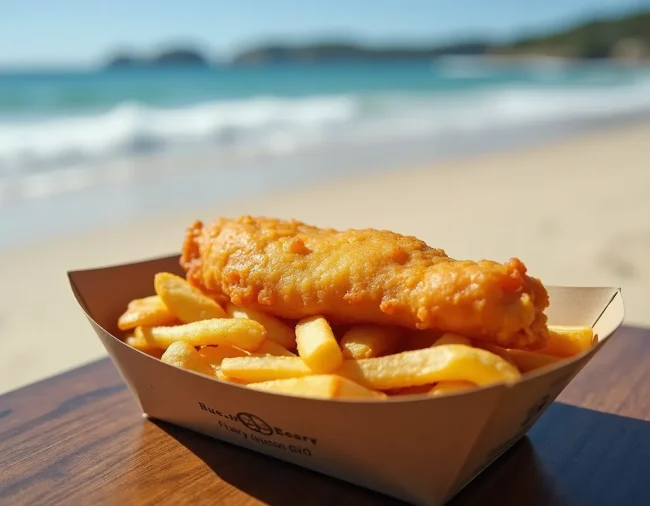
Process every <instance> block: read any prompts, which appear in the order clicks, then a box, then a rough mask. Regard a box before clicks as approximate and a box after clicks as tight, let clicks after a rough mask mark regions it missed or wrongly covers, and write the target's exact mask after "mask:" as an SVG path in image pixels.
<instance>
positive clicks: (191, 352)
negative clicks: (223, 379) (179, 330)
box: [160, 341, 213, 376]
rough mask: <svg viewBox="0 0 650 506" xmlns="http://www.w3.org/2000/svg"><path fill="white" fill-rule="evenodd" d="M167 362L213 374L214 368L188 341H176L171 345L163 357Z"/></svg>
mask: <svg viewBox="0 0 650 506" xmlns="http://www.w3.org/2000/svg"><path fill="white" fill-rule="evenodd" d="M160 360H162V361H163V362H165V363H166V364H170V365H173V366H176V367H181V368H183V369H189V370H190V371H195V372H199V373H201V374H207V375H209V376H212V375H213V373H212V370H211V369H210V367H209V366H208V364H206V363H205V361H204V360H203V357H201V355H199V352H198V351H196V348H194V346H192V345H191V344H190V343H188V342H187V341H175V342H173V343H171V344H170V345H169V347H168V348H167V350H166V351H165V353H163V355H162V357H161V359H160Z"/></svg>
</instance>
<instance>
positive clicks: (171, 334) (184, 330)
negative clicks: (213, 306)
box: [142, 318, 266, 351]
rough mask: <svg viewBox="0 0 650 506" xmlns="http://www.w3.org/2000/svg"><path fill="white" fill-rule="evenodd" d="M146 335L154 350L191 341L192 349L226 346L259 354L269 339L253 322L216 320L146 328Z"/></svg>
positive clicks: (230, 319) (143, 329) (143, 328)
mask: <svg viewBox="0 0 650 506" xmlns="http://www.w3.org/2000/svg"><path fill="white" fill-rule="evenodd" d="M142 335H143V337H144V339H145V340H146V342H147V344H149V345H150V346H151V347H152V348H167V347H168V346H169V345H171V344H172V343H174V342H176V341H187V342H188V343H190V344H191V345H192V346H201V345H205V344H209V345H219V344H225V345H228V346H237V347H238V348H241V349H242V350H246V351H255V350H256V349H257V347H258V346H259V345H260V344H262V342H263V341H264V339H265V338H266V331H265V330H264V327H262V325H261V324H259V323H257V322H256V321H253V320H243V319H240V318H214V319H212V320H201V321H197V322H192V323H185V324H183V325H176V326H175V327H142Z"/></svg>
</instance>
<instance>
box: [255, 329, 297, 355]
mask: <svg viewBox="0 0 650 506" xmlns="http://www.w3.org/2000/svg"><path fill="white" fill-rule="evenodd" d="M267 332H268V330H267ZM255 355H271V356H273V357H296V356H297V355H296V354H295V353H291V352H290V351H289V350H287V349H286V348H285V347H284V346H282V345H280V344H278V343H276V342H275V341H271V340H270V339H269V338H267V339H265V340H264V342H262V344H260V345H259V346H258V348H257V349H256V350H255Z"/></svg>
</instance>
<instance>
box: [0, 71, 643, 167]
mask: <svg viewBox="0 0 650 506" xmlns="http://www.w3.org/2000/svg"><path fill="white" fill-rule="evenodd" d="M644 110H648V111H650V69H648V68H636V67H624V66H620V65H618V66H617V65H612V64H582V65H564V64H560V63H557V62H548V63H536V64H533V63H528V64H523V63H519V64H503V63H501V64H499V63H495V62H490V61H487V60H474V59H448V60H442V61H438V62H435V63H432V62H403V63H399V62H392V63H346V64H318V65H303V66H274V67H248V68H245V67H223V68H211V69H187V68H186V69H139V70H112V71H100V70H96V71H83V72H82V71H76V72H72V71H70V72H64V71H59V72H54V71H51V72H23V73H19V72H13V73H9V72H4V73H3V72H1V71H0V178H2V177H3V176H5V177H6V176H8V175H14V176H15V175H16V174H20V173H23V172H26V171H30V172H33V171H42V170H48V171H50V170H56V169H60V168H65V167H69V166H71V165H75V166H78V165H80V164H86V165H92V164H93V163H97V162H99V161H106V160H109V159H112V158H116V157H124V156H129V155H132V154H138V153H143V152H144V153H150V152H165V151H166V150H179V149H181V150H182V149H186V150H187V149H189V150H193V149H196V148H197V147H206V146H210V147H216V148H219V149H223V150H229V149H232V148H233V147H235V148H237V149H238V150H240V151H242V152H244V151H245V152H247V153H251V152H252V153H258V154H260V153H261V154H263V153H265V152H274V153H277V152H282V153H292V152H299V151H301V150H304V149H308V148H310V147H314V146H319V147H323V146H326V145H327V144H328V143H332V142H338V141H341V140H342V139H345V140H346V141H349V142H354V141H356V140H359V141H361V140H363V141H368V140H375V141H378V142H383V141H386V140H390V139H400V138H407V137H413V136H420V137H427V136H428V137H430V138H435V137H436V136H440V135H449V134H450V133H454V134H455V135H458V136H461V135H463V134H464V133H467V132H480V131H483V130H484V131H486V132H489V131H492V130H493V129H495V128H501V129H505V130H507V129H518V128H521V127H523V126H532V127H534V126H536V125H548V124H551V123H553V122H556V123H561V122H566V121H571V120H577V121H595V120H598V119H600V118H607V117H610V116H616V115H621V114H627V113H638V112H639V111H644Z"/></svg>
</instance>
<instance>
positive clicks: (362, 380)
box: [336, 344, 521, 390]
mask: <svg viewBox="0 0 650 506" xmlns="http://www.w3.org/2000/svg"><path fill="white" fill-rule="evenodd" d="M336 374H339V375H341V376H343V377H345V378H348V379H350V380H352V381H354V382H356V383H359V384H361V385H363V386H366V387H368V388H373V389H376V390H389V389H392V388H403V387H410V386H417V385H425V384H427V383H437V382H439V381H471V382H472V383H475V384H477V385H490V384H493V383H499V382H502V381H505V382H511V381H515V380H517V379H519V378H520V377H521V373H520V372H519V371H518V370H517V368H516V367H514V366H513V365H512V364H510V363H509V362H508V361H507V360H504V359H503V358H502V357H500V356H498V355H495V354H494V353H490V352H489V351H487V350H483V349H480V348H473V347H471V346H465V345H462V344H446V345H442V346H434V347H431V348H426V349H423V350H413V351H405V352H402V353H398V354H396V355H387V356H384V357H376V358H364V359H361V360H345V361H344V362H343V364H342V366H341V367H340V368H339V369H338V370H337V371H336Z"/></svg>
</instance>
